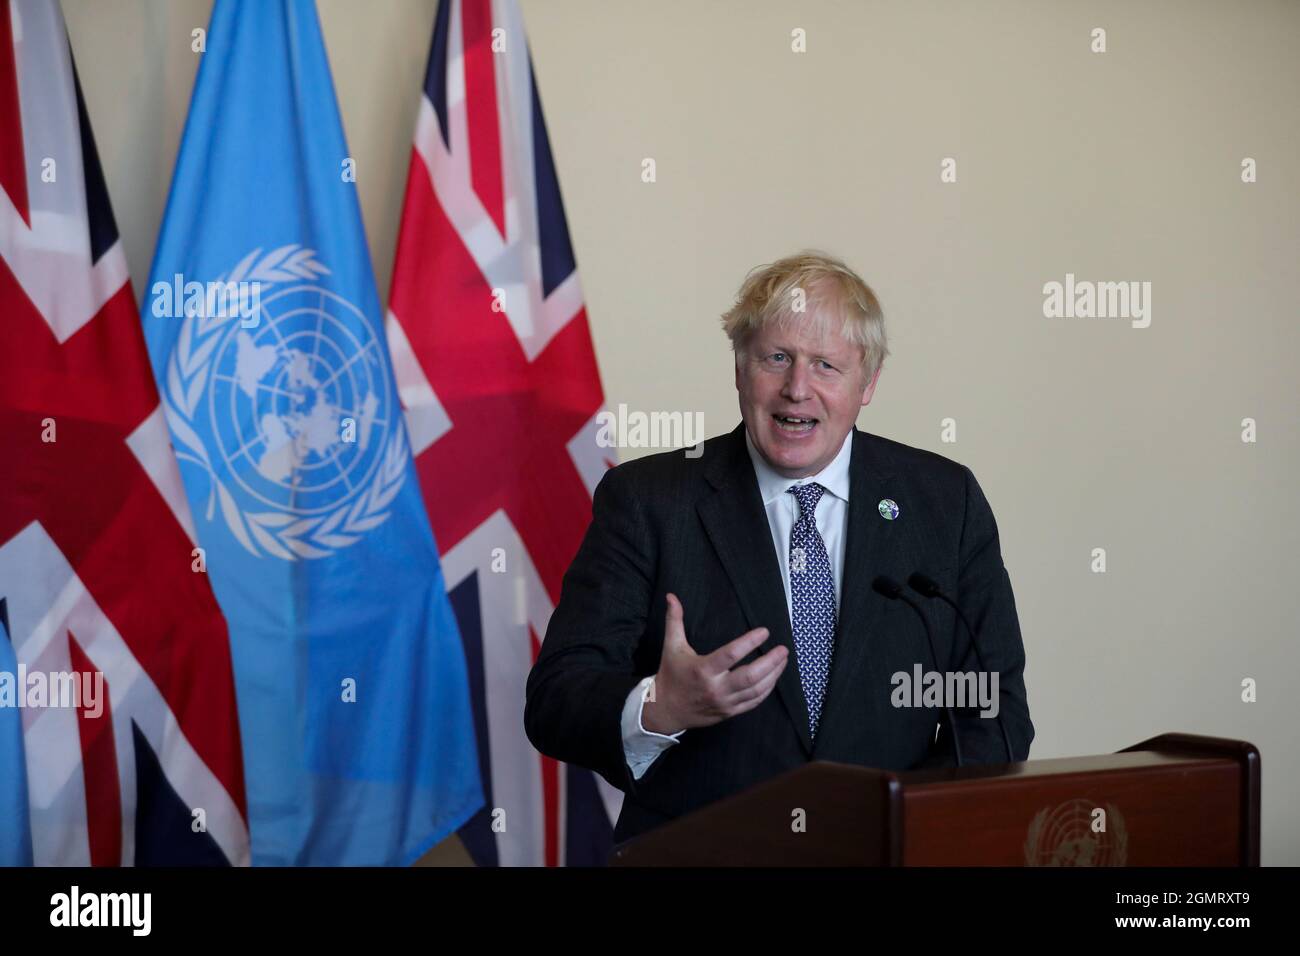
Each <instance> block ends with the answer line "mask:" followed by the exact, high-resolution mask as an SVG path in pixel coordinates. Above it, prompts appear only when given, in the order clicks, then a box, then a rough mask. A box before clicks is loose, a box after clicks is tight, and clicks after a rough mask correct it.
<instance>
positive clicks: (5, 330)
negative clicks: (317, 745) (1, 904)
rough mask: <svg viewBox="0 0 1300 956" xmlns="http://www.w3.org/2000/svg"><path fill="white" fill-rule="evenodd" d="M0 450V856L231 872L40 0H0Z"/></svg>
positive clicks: (234, 823)
mask: <svg viewBox="0 0 1300 956" xmlns="http://www.w3.org/2000/svg"><path fill="white" fill-rule="evenodd" d="M0 448H3V449H4V451H3V459H4V460H3V463H2V464H0V731H4V730H5V729H6V728H10V729H14V730H16V729H17V727H19V726H21V733H20V734H19V733H17V732H14V733H7V732H0V857H3V859H0V862H4V863H35V864H37V865H107V866H115V865H128V864H133V863H134V864H155V865H156V864H166V865H176V864H223V863H231V864H247V863H248V862H249V834H248V826H247V810H246V805H245V791H244V779H243V764H242V759H241V752H240V737H239V723H238V720H237V711H236V704H235V688H234V681H233V676H232V668H231V657H230V648H229V644H228V641H227V631H226V624H225V621H224V619H223V617H222V615H221V612H220V610H219V608H218V606H217V603H216V600H215V599H214V597H213V593H212V589H211V587H210V586H209V583H208V579H207V576H206V575H205V574H202V573H196V571H195V566H194V560H195V557H194V555H193V553H192V549H193V548H194V530H193V525H192V522H191V518H190V512H189V509H188V506H187V504H186V500H185V495H184V493H183V491H182V488H181V481H180V475H179V472H178V470H177V464H176V460H175V457H174V454H173V452H172V448H171V445H170V443H169V438H168V433H167V425H166V422H165V421H164V418H163V413H162V410H161V409H160V407H159V401H158V392H157V390H156V388H155V385H154V378H153V374H152V372H151V370H150V366H149V357H148V355H147V354H146V351H145V343H144V336H143V334H142V331H141V328H140V319H139V313H138V311H137V309H136V303H135V298H134V295H133V294H132V290H131V282H130V278H129V276H128V274H127V268H126V260H125V256H124V254H123V251H122V245H121V242H120V241H119V239H118V234H117V226H116V224H115V222H114V220H113V214H112V210H111V208H110V206H109V202H108V194H107V190H106V189H105V184H104V177H103V174H102V172H101V169H100V165H99V158H98V155H97V154H96V151H95V144H94V139H93V137H92V135H91V127H90V122H89V119H88V117H87V115H86V108H85V103H84V102H83V100H82V96H81V89H80V86H79V84H78V82H77V77H76V72H75V69H74V66H73V62H72V54H71V50H70V49H69V46H68V38H67V33H66V29H65V27H64V23H63V17H62V14H61V12H60V10H59V5H58V2H57V0H0ZM56 687H57V688H61V689H62V690H64V691H67V690H74V691H76V692H75V693H74V694H72V695H71V696H69V695H67V694H63V695H62V696H60V694H59V693H58V692H57V691H56ZM96 687H97V688H98V697H99V699H98V701H97V702H94V701H92V700H91V698H92V696H95V691H93V690H91V688H96ZM56 698H58V699H57V700H56ZM78 704H80V706H78ZM21 790H25V791H26V793H22V792H21Z"/></svg>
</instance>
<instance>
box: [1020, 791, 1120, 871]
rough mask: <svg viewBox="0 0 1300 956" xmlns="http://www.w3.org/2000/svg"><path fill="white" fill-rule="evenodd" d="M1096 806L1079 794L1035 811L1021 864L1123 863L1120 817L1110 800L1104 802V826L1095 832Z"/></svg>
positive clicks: (1082, 864) (1085, 864) (1087, 864)
mask: <svg viewBox="0 0 1300 956" xmlns="http://www.w3.org/2000/svg"><path fill="white" fill-rule="evenodd" d="M1096 807H1097V804H1096V803H1095V802H1094V801H1092V800H1084V799H1082V798H1079V799H1076V800H1067V801H1066V802H1065V803H1062V804H1061V805H1060V806H1058V807H1056V808H1055V809H1051V808H1049V807H1044V808H1043V809H1042V810H1040V811H1038V813H1037V814H1036V815H1035V816H1034V819H1033V822H1031V823H1030V824H1029V835H1028V838H1027V839H1026V840H1025V866H1124V865H1125V864H1126V862H1127V861H1128V831H1127V829H1126V827H1125V826H1124V818H1123V817H1122V816H1121V815H1120V812H1119V809H1118V808H1117V807H1116V806H1115V805H1114V804H1113V803H1108V804H1106V808H1105V809H1106V830H1105V832H1102V833H1097V832H1095V831H1094V830H1093V828H1092V820H1093V810H1094V809H1095V808H1096Z"/></svg>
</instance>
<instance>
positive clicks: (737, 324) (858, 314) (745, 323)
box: [722, 250, 889, 381]
mask: <svg viewBox="0 0 1300 956" xmlns="http://www.w3.org/2000/svg"><path fill="white" fill-rule="evenodd" d="M801 292H802V297H801V296H800V293H801ZM801 298H802V305H803V306H804V308H803V309H800V310H798V311H796V309H795V306H796V304H797V303H799V302H800V300H801ZM836 316H838V317H839V319H840V322H841V326H840V331H841V332H842V333H843V335H844V337H845V338H846V339H847V340H848V341H850V342H852V343H854V344H856V345H860V346H861V347H862V349H863V356H862V367H863V369H864V371H865V372H866V374H867V380H868V381H870V380H871V379H872V378H874V377H875V375H876V372H878V371H879V370H880V366H881V364H882V363H883V362H884V361H885V356H887V355H888V354H889V348H888V347H887V345H886V343H885V315H884V312H882V311H881V308H880V302H879V301H878V300H877V299H876V294H875V293H874V292H872V291H871V287H870V286H868V285H867V284H866V283H865V282H863V281H862V279H861V277H860V276H858V274H857V273H856V272H854V271H853V270H852V269H850V268H849V267H848V266H847V265H845V264H844V263H843V262H842V261H840V260H839V259H836V258H835V257H833V256H828V255H826V254H825V253H822V252H818V251H816V250H806V251H804V252H800V253H798V254H796V255H793V256H786V257H785V258H784V259H778V260H777V261H776V262H773V263H770V264H768V265H764V266H759V267H757V268H756V269H753V270H751V271H750V273H749V275H748V276H746V277H745V281H744V283H743V284H742V285H741V287H740V292H739V293H737V295H736V303H735V305H733V306H732V307H731V308H730V309H729V310H728V311H727V312H726V313H725V314H723V316H722V328H723V330H724V331H725V332H726V333H727V338H729V339H731V347H732V349H734V350H735V352H736V355H737V357H739V355H740V353H741V352H742V351H743V350H744V349H745V347H746V345H748V343H749V341H750V339H751V338H753V336H754V335H755V333H757V332H758V331H759V330H760V329H762V328H765V327H766V326H767V325H768V324H769V323H771V322H779V323H784V322H790V321H812V322H816V323H824V322H826V321H827V320H828V319H832V318H834V317H836Z"/></svg>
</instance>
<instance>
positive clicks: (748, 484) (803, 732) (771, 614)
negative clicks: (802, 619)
mask: <svg viewBox="0 0 1300 956" xmlns="http://www.w3.org/2000/svg"><path fill="white" fill-rule="evenodd" d="M744 427H745V426H744V424H743V423H742V424H741V425H740V426H738V427H737V428H736V429H735V430H733V431H732V433H731V435H730V436H729V439H730V440H729V441H728V442H726V443H725V444H724V445H723V447H722V448H721V449H720V454H719V455H718V456H717V457H716V458H715V459H714V460H713V461H712V462H710V463H709V466H708V467H707V468H706V472H705V473H706V476H707V478H708V480H709V483H710V484H712V485H713V487H714V488H715V489H716V490H715V492H714V494H713V495H711V496H709V497H706V498H703V499H702V500H701V501H700V502H699V504H698V505H697V506H696V508H697V511H698V513H699V515H700V520H701V521H702V522H703V523H704V530H705V532H706V533H707V534H708V536H709V540H710V541H711V542H712V543H713V547H714V549H715V550H716V551H717V553H718V558H719V560H720V561H721V562H722V566H723V568H724V569H725V570H726V572H727V576H728V578H730V580H731V586H732V587H733V588H735V590H736V594H737V596H738V597H739V599H740V605H741V607H742V608H743V609H744V612H745V618H746V620H747V621H748V623H749V626H750V627H751V628H754V627H766V628H767V629H768V632H769V634H770V636H771V639H772V640H773V641H776V642H778V643H780V644H784V645H785V646H786V648H787V649H788V650H789V652H790V659H789V663H787V664H786V667H785V670H784V671H783V672H782V674H781V676H780V678H779V679H778V680H777V685H776V689H777V694H778V695H779V696H780V698H781V702H782V704H783V705H784V706H785V709H786V712H787V713H788V714H789V716H790V719H791V721H792V722H793V723H794V726H795V730H796V731H797V732H798V734H799V741H800V743H802V745H803V748H804V752H805V753H806V754H808V755H811V754H812V737H811V734H810V732H809V729H808V705H807V702H806V701H805V700H804V696H803V688H802V687H801V686H800V684H799V669H798V667H797V665H796V661H797V657H796V656H795V649H794V637H793V635H792V634H791V633H790V611H789V608H787V606H786V602H785V582H784V581H782V580H781V567H780V565H779V564H778V562H777V558H776V553H775V551H773V549H772V531H771V527H770V526H769V525H768V523H767V511H766V509H764V507H763V499H762V497H761V496H760V495H759V492H758V479H757V478H755V476H754V466H753V463H752V462H750V460H749V453H748V451H747V450H746V448H745V434H744V431H743V429H744ZM856 454H857V447H856V443H855V446H854V455H855V456H856ZM851 499H852V493H850V501H851ZM852 540H853V539H852V537H851V536H850V538H849V542H850V543H851V542H852ZM733 636H734V637H739V636H740V635H739V634H736V635H733ZM769 649H770V648H769Z"/></svg>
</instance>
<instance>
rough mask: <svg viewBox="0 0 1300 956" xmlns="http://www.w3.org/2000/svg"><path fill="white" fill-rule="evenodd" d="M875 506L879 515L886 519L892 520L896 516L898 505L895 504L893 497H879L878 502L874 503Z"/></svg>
mask: <svg viewBox="0 0 1300 956" xmlns="http://www.w3.org/2000/svg"><path fill="white" fill-rule="evenodd" d="M876 508H877V509H878V510H879V511H880V517H882V518H884V519H885V520H886V521H893V520H894V519H895V518H897V517H898V505H897V504H895V502H894V499H893V498H881V499H880V504H878V505H876Z"/></svg>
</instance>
